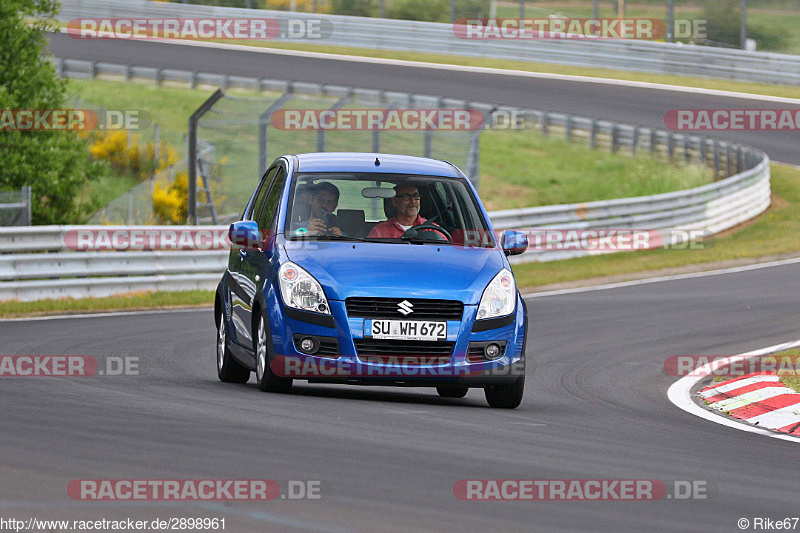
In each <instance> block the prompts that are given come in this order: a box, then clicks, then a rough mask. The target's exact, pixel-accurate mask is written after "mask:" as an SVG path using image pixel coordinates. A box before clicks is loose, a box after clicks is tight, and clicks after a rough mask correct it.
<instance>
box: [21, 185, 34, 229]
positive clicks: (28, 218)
mask: <svg viewBox="0 0 800 533" xmlns="http://www.w3.org/2000/svg"><path fill="white" fill-rule="evenodd" d="M22 198H23V201H24V202H25V211H26V215H25V222H26V223H25V225H26V226H30V225H31V224H32V209H33V207H32V205H31V186H30V185H25V186H24V187H22Z"/></svg>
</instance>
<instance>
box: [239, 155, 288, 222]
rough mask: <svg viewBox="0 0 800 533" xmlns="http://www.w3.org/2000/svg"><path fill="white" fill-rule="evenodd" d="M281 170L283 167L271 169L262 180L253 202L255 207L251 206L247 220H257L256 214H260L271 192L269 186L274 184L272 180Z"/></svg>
mask: <svg viewBox="0 0 800 533" xmlns="http://www.w3.org/2000/svg"><path fill="white" fill-rule="evenodd" d="M280 168H281V167H273V168H271V169H269V170H268V171H267V174H266V176H264V179H263V180H261V185H260V186H259V187H258V192H257V193H256V199H255V201H254V202H253V205H252V206H250V212H249V213H247V218H248V219H249V220H255V214H256V213H258V210H259V208H260V207H261V205H262V204H263V203H264V197H265V196H266V195H267V192H268V191H269V186H270V184H271V183H272V180H273V179H274V178H275V174H277V172H278V169H280Z"/></svg>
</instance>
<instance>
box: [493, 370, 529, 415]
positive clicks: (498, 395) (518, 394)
mask: <svg viewBox="0 0 800 533" xmlns="http://www.w3.org/2000/svg"><path fill="white" fill-rule="evenodd" d="M524 392H525V376H520V377H518V378H517V379H516V380H514V382H513V383H509V384H508V385H489V386H487V387H486V388H485V389H484V394H486V401H487V402H489V406H490V407H496V408H499V409H514V408H516V407H518V406H519V404H520V403H522V394H523V393H524Z"/></svg>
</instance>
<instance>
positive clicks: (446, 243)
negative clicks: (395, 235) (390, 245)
mask: <svg viewBox="0 0 800 533" xmlns="http://www.w3.org/2000/svg"><path fill="white" fill-rule="evenodd" d="M400 240H402V241H405V242H410V243H411V244H441V245H444V246H452V245H453V243H451V242H450V241H437V240H433V239H426V238H424V237H419V236H414V237H400Z"/></svg>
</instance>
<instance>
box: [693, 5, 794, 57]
mask: <svg viewBox="0 0 800 533" xmlns="http://www.w3.org/2000/svg"><path fill="white" fill-rule="evenodd" d="M741 16H742V12H741V2H740V1H739V0H711V1H709V3H708V4H707V5H706V8H705V10H704V12H703V16H702V17H700V18H701V19H705V20H707V21H708V24H707V29H708V35H707V38H708V40H710V41H715V42H718V43H725V44H730V45H733V46H736V47H739V46H741V35H740V33H741V25H742V19H741ZM747 37H749V38H750V39H755V41H756V43H757V45H758V48H759V49H760V50H777V49H781V48H782V47H784V46H785V45H786V39H787V37H786V34H785V33H783V32H780V31H778V30H777V29H775V28H772V29H769V28H761V27H758V26H753V25H751V24H748V25H747Z"/></svg>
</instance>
